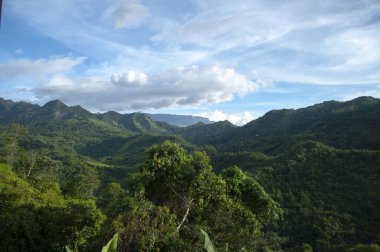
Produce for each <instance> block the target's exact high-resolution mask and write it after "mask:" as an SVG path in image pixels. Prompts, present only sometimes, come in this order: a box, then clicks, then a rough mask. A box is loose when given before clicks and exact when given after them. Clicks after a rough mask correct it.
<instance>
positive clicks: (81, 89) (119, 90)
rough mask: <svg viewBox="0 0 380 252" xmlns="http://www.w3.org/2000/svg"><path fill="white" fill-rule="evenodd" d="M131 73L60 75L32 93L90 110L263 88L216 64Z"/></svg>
mask: <svg viewBox="0 0 380 252" xmlns="http://www.w3.org/2000/svg"><path fill="white" fill-rule="evenodd" d="M128 73H129V74H128ZM128 73H127V74H126V76H125V75H124V76H122V77H119V76H117V77H116V75H114V76H113V77H112V80H111V81H110V80H109V79H106V78H101V77H96V78H95V77H88V78H68V77H65V76H60V75H59V76H54V77H53V78H51V79H50V80H49V81H48V82H47V83H45V84H44V85H41V86H39V87H37V88H35V89H34V90H33V92H34V93H35V94H36V95H37V96H38V98H40V99H42V98H43V97H45V98H49V99H62V100H63V101H66V102H69V103H70V104H82V105H84V106H86V107H88V108H89V109H96V110H102V111H105V110H119V111H124V110H137V109H150V108H153V109H159V108H166V107H182V106H188V105H199V104H215V103H221V102H226V101H230V100H232V99H233V98H234V96H235V95H240V96H244V95H246V94H248V93H250V92H254V91H255V90H257V89H258V88H260V87H261V84H258V83H256V82H253V81H251V80H249V79H247V77H245V76H244V75H242V74H239V73H237V72H236V71H235V70H234V69H231V68H223V67H221V66H217V65H210V66H193V67H178V68H176V69H172V70H170V71H166V72H163V73H160V74H155V75H152V76H151V77H150V78H149V79H147V78H146V75H145V74H143V73H136V72H134V71H129V72H128ZM137 82H140V83H139V84H141V82H144V85H137Z"/></svg>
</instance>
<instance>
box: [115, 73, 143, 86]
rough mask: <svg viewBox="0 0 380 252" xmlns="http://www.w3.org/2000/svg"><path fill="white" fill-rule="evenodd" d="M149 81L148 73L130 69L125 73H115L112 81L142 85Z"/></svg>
mask: <svg viewBox="0 0 380 252" xmlns="http://www.w3.org/2000/svg"><path fill="white" fill-rule="evenodd" d="M147 81H148V75H146V74H145V73H141V72H136V71H128V72H127V73H125V74H122V75H118V74H113V75H112V76H111V82H112V83H113V84H116V85H120V86H142V85H145V84H146V83H147Z"/></svg>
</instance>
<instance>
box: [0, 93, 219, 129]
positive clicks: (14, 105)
mask: <svg viewBox="0 0 380 252" xmlns="http://www.w3.org/2000/svg"><path fill="white" fill-rule="evenodd" d="M42 108H43V109H42V110H40V106H39V105H36V104H30V103H26V102H13V101H11V100H5V99H3V98H0V113H5V114H9V113H14V112H16V113H18V112H22V111H28V112H36V111H37V110H40V111H43V110H44V109H45V110H46V109H55V110H56V111H61V112H62V113H60V112H59V113H57V114H56V118H59V117H64V116H67V115H69V114H71V115H72V114H73V113H74V114H75V113H76V114H77V115H78V113H79V114H80V113H82V115H84V114H87V115H88V114H89V112H88V111H87V110H85V109H83V108H82V107H80V106H73V107H69V106H67V105H65V104H64V103H63V102H61V101H59V100H54V101H50V102H48V103H46V104H45V105H44V106H42ZM63 110H65V111H63ZM105 114H108V115H109V114H119V113H117V112H107V113H105ZM144 114H145V115H148V116H149V117H150V118H151V119H153V120H154V121H157V122H164V123H168V124H171V125H175V126H179V127H186V126H190V125H193V124H196V123H200V122H201V123H204V124H210V123H213V122H212V121H210V120H209V119H208V118H205V117H201V116H193V115H173V114H149V113H144ZM125 115H127V114H125ZM0 116H2V115H0Z"/></svg>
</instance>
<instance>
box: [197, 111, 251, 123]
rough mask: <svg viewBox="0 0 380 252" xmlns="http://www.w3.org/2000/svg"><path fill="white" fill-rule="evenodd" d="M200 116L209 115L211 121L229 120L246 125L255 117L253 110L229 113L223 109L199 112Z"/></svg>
mask: <svg viewBox="0 0 380 252" xmlns="http://www.w3.org/2000/svg"><path fill="white" fill-rule="evenodd" d="M199 116H202V117H207V118H209V119H210V120H211V121H214V122H218V121H225V120H228V121H230V122H231V123H233V124H235V125H239V126H241V125H244V124H247V123H249V122H250V121H252V120H253V119H255V117H254V115H253V114H252V112H249V111H244V112H242V113H233V114H227V113H225V112H223V111H221V110H215V111H212V112H204V113H201V114H199Z"/></svg>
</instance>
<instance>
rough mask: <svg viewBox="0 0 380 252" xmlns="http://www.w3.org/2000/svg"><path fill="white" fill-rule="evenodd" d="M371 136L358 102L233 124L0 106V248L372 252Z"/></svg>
mask: <svg viewBox="0 0 380 252" xmlns="http://www.w3.org/2000/svg"><path fill="white" fill-rule="evenodd" d="M200 120H201V119H200ZM379 125H380V99H376V98H372V97H360V98H357V99H354V100H352V101H347V102H336V101H328V102H323V103H320V104H316V105H313V106H310V107H306V108H302V109H283V110H273V111H270V112H268V113H266V114H265V115H264V116H262V117H261V118H258V119H256V120H253V121H252V122H250V123H248V124H246V125H244V126H242V127H238V126H235V125H233V124H231V123H230V122H228V121H224V122H216V123H211V124H208V122H207V121H205V122H202V121H201V122H198V123H196V124H193V125H191V126H187V127H178V126H173V125H170V124H168V123H165V122H160V121H155V120H153V119H152V118H151V117H149V116H148V115H146V114H143V113H132V114H120V113H117V112H107V113H102V114H101V113H90V112H89V111H87V110H85V109H84V108H82V107H80V106H67V105H65V104H64V103H62V102H61V101H57V100H55V101H51V102H48V103H47V104H45V105H44V106H39V105H35V104H29V103H26V102H13V101H10V100H5V99H1V98H0V127H1V133H0V199H1V200H2V202H3V203H4V202H5V203H4V204H2V206H1V207H0V216H1V217H0V221H1V223H5V224H4V225H3V226H4V227H5V228H3V229H2V228H0V250H1V251H3V250H4V251H62V249H63V247H64V245H65V244H69V245H70V246H72V247H73V246H78V247H79V248H81V251H82V250H83V251H97V250H98V248H99V246H100V245H101V244H104V242H105V241H107V240H109V239H110V237H112V235H113V234H114V233H115V232H117V231H120V230H124V231H120V232H121V241H122V242H121V243H120V245H121V248H124V249H125V250H121V251H136V250H153V249H158V248H161V249H162V250H165V251H187V250H188V249H185V248H197V249H201V248H202V242H201V238H200V237H201V233H200V232H199V229H200V228H203V229H205V230H206V231H207V232H209V234H210V237H211V239H212V240H214V241H215V243H216V246H217V248H219V249H222V250H224V249H225V246H226V243H228V244H229V246H230V248H235V249H240V248H242V247H246V248H250V249H251V250H252V251H262V250H264V251H265V249H266V251H268V250H269V251H270V250H273V251H311V248H312V249H313V251H346V250H348V249H351V248H353V247H355V250H352V251H367V250H364V249H373V251H378V250H376V249H378V246H377V245H374V244H376V243H377V244H379V243H380V218H379V217H378V213H379V211H380V200H379V199H380V128H379ZM167 140H169V141H170V142H167ZM154 144H157V145H154ZM177 144H178V145H177ZM152 145H154V146H153V147H152V148H150V147H151V146H152ZM180 146H181V147H180ZM147 149H149V151H148V153H147V152H146V151H147ZM198 151H204V152H198ZM205 153H207V155H208V157H207V156H206V155H205ZM209 158H210V162H209ZM211 165H212V167H211ZM238 167H240V168H241V169H242V170H243V171H244V172H243V171H241V170H240V169H239V168H238ZM173 191H174V192H173ZM178 195H179V196H180V197H179V196H178ZM210 195H211V196H210ZM187 209H189V213H188V216H187V214H186V213H187V212H188V211H187ZM185 214H186V216H185V218H184V215H185ZM75 216H77V217H78V218H77V217H75ZM235 217H236V218H235ZM182 219H184V220H185V221H184V222H183V223H182V222H181V220H182ZM14 220H20V222H17V221H14ZM141 220H145V222H141ZM62 221H64V222H65V223H66V222H67V223H69V224H68V225H67V226H62V223H61V222H62ZM25 223H28V225H27V226H28V227H29V226H30V227H35V228H31V229H29V228H26V226H25V225H24V224H25ZM49 223H53V224H52V225H53V226H52V225H49ZM60 223H61V224H60ZM180 223H182V224H181V225H180V228H179V229H180V231H178V230H177V229H178V225H179V224H180ZM182 225H183V226H182ZM24 226H25V228H24ZM10 230H12V231H10ZM229 230H230V231H229ZM231 230H232V231H231ZM123 232H124V233H123ZM128 232H129V233H128ZM131 233H133V235H131ZM46 234H50V235H49V236H47V235H46ZM45 238H46V239H45ZM44 239H45V240H44ZM47 241H48V242H47ZM359 244H364V245H359ZM365 244H367V245H365ZM369 244H373V245H369ZM28 248H31V249H28ZM128 249H129V250H128ZM361 249H363V250H361Z"/></svg>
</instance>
